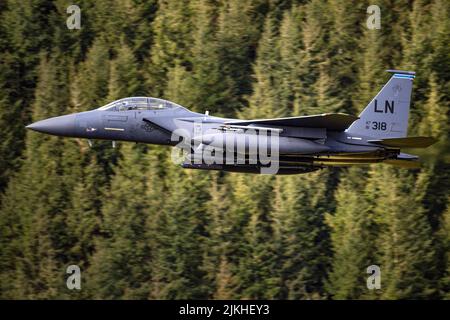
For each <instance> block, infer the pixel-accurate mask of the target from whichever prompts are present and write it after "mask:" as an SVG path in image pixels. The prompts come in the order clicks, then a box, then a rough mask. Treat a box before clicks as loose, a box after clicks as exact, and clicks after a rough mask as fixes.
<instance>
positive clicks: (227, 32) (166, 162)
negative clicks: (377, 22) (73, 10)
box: [0, 0, 450, 299]
mask: <svg viewBox="0 0 450 320" xmlns="http://www.w3.org/2000/svg"><path fill="white" fill-rule="evenodd" d="M74 2H76V3H74ZM71 4H77V5H78V6H79V7H80V8H81V29H79V30H76V29H74V30H69V29H68V28H67V26H66V19H67V18H68V17H69V14H68V13H67V12H66V8H67V7H68V6H69V5H71ZM370 4H377V5H378V6H380V8H381V29H379V30H376V29H375V30H369V29H368V28H367V27H366V21H367V18H368V16H369V15H368V14H367V12H366V10H367V7H368V6H369V5H370ZM0 16H1V17H0V129H1V131H0V298H2V299H449V298H450V264H449V263H450V192H449V185H450V167H449V166H450V165H449V153H448V149H449V148H448V146H449V144H448V143H449V139H448V138H449V137H448V132H449V120H448V119H449V114H450V112H449V110H450V108H449V96H450V81H449V80H450V79H449V78H450V46H449V44H450V32H449V30H450V2H449V1H446V0H433V1H427V0H421V1H419V0H418V1H393V0H378V1H376V3H371V2H368V1H348V0H329V1H325V0H311V1H301V0H297V1H295V0H245V1H243V0H189V1H187V0H186V1H179V0H160V1H157V0H150V1H145V0H115V1H112V0H97V1H88V0H77V1H68V0H55V1H48V0H27V1H21V0H4V1H1V2H0ZM386 69H403V70H413V71H416V72H417V75H416V79H415V80H414V86H413V98H412V110H411V115H410V126H409V135H411V136H413V135H430V136H434V137H437V138H438V139H439V142H438V143H437V144H436V145H434V146H432V147H430V148H428V149H425V151H421V153H420V156H421V158H422V159H423V166H422V168H421V169H416V170H406V169H398V168H395V167H392V166H389V165H381V164H379V165H371V166H365V167H352V168H330V169H323V170H319V171H317V172H314V173H308V174H304V175H293V176H270V175H246V174H239V173H231V174H229V173H220V172H214V171H197V170H185V169H182V168H180V167H179V166H177V165H175V164H173V163H172V161H171V159H170V153H171V150H170V148H167V147H158V146H150V145H143V144H133V143H125V142H119V143H118V144H117V147H116V148H112V147H111V143H110V142H102V141H95V142H94V144H93V146H92V147H91V148H90V147H89V145H88V142H87V141H86V140H81V139H70V138H59V137H54V136H48V135H42V134H38V133H35V132H31V131H26V129H25V125H27V124H29V123H31V122H32V121H37V120H41V119H44V118H48V117H53V116H57V115H62V114H67V113H71V112H80V111H84V110H90V109H94V108H98V107H100V106H102V105H105V104H106V103H108V102H111V101H113V100H115V99H119V98H123V97H127V96H141V95H142V96H154V97H159V98H164V99H168V100H172V101H174V102H176V103H178V104H181V105H183V106H185V107H187V108H190V109H191V110H193V111H197V112H204V111H205V110H209V112H210V114H212V115H215V116H225V117H242V118H273V117H283V116H298V115H311V114H319V113H324V112H345V113H349V114H355V115H357V114H358V113H359V112H360V111H361V110H362V109H363V108H364V107H365V106H366V105H367V103H368V102H369V101H370V100H371V98H372V97H373V96H374V95H375V94H376V93H377V92H378V91H379V90H380V88H381V87H382V85H383V84H384V83H386V81H387V80H388V79H389V76H390V75H389V74H388V73H386V72H385V70H386ZM407 152H408V150H407ZM411 153H417V152H415V151H414V150H413V151H411ZM69 265H78V266H79V267H80V268H81V275H82V289H81V290H68V288H67V287H66V279H67V277H68V275H67V274H66V268H67V266H69ZM370 265H378V266H380V268H381V289H380V290H368V289H367V286H366V281H367V277H368V276H369V274H367V271H366V270H367V267H368V266H370Z"/></svg>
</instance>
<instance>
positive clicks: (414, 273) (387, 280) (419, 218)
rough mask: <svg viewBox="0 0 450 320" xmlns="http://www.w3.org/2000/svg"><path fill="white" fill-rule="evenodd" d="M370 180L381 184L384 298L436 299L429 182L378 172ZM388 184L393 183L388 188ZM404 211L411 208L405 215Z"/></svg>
mask: <svg viewBox="0 0 450 320" xmlns="http://www.w3.org/2000/svg"><path fill="white" fill-rule="evenodd" d="M369 179H375V181H376V183H378V189H377V194H376V195H374V196H375V199H376V201H377V204H376V206H375V209H374V210H375V211H374V214H375V219H376V221H377V223H378V224H379V229H380V234H379V236H378V242H377V247H378V250H379V259H380V262H381V265H380V268H381V277H382V280H381V286H382V298H385V299H424V298H430V297H436V282H435V276H436V269H435V263H436V256H435V249H434V248H433V237H432V234H431V228H430V224H429V221H428V218H427V216H426V211H425V210H424V208H423V205H422V201H423V196H424V191H425V190H426V185H427V183H428V178H427V174H426V173H421V174H419V175H418V176H417V177H414V175H413V174H411V173H408V172H405V171H402V170H398V169H393V168H386V167H385V168H383V170H381V168H377V170H376V171H374V172H372V174H371V176H370V178H369ZM386 181H390V183H389V187H388V188H386V186H385V183H386ZM405 208H408V209H407V210H406V211H405Z"/></svg>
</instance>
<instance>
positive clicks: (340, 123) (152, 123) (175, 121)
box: [27, 70, 435, 174]
mask: <svg viewBox="0 0 450 320" xmlns="http://www.w3.org/2000/svg"><path fill="white" fill-rule="evenodd" d="M387 71H388V72H390V73H392V76H391V78H390V79H389V81H388V82H387V83H386V84H385V85H384V87H383V88H382V89H381V90H380V91H379V92H378V94H377V95H376V96H375V97H374V98H373V99H372V100H371V101H370V102H369V104H368V105H367V106H366V108H365V109H363V111H362V112H361V114H360V115H359V116H358V117H356V116H353V115H348V114H343V113H324V114H318V115H309V116H297V117H287V118H276V119H253V120H239V119H228V118H221V117H214V116H211V115H209V114H208V112H205V114H201V113H196V112H192V111H190V110H188V109H187V108H185V107H183V106H181V105H178V104H176V103H174V102H171V101H167V100H163V99H158V98H152V97H128V98H124V99H120V100H117V101H114V102H111V103H109V104H107V105H105V106H102V107H100V108H98V109H94V110H91V111H86V112H80V113H74V114H69V115H63V116H58V117H54V118H49V119H46V120H41V121H38V122H35V123H33V124H30V125H28V126H27V128H28V129H31V130H34V131H38V132H42V133H47V134H51V135H56V136H64V137H76V138H85V139H88V140H89V143H91V142H90V141H91V140H95V139H101V140H111V141H113V143H114V142H115V141H134V142H140V143H149V144H157V145H167V146H172V147H174V146H175V147H178V148H179V149H181V150H183V152H182V153H181V154H182V155H183V158H182V162H181V163H180V164H181V166H182V167H184V168H191V169H204V170H222V171H230V172H245V173H275V174H299V173H307V172H312V171H315V170H319V169H321V168H324V167H327V166H349V165H364V164H371V163H379V162H384V163H388V164H391V165H396V166H400V167H407V168H417V167H418V166H419V164H418V157H417V156H415V155H410V154H407V153H403V152H401V149H403V148H426V147H428V146H430V145H432V144H433V143H434V142H435V139H434V138H431V137H407V130H408V117H409V110H410V101H411V91H412V83H413V79H414V77H415V72H412V71H402V70H387ZM274 164H275V165H274ZM268 168H275V171H270V170H267V169H268Z"/></svg>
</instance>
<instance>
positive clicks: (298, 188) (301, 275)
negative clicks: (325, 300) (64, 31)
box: [273, 172, 333, 299]
mask: <svg viewBox="0 0 450 320" xmlns="http://www.w3.org/2000/svg"><path fill="white" fill-rule="evenodd" d="M329 178H330V177H329V175H328V173H326V172H317V173H313V174H310V176H308V177H306V176H303V177H301V178H299V177H296V176H287V177H280V178H279V179H277V185H276V189H275V193H276V198H275V199H276V200H275V206H274V211H273V216H274V221H275V226H274V228H275V234H276V243H277V244H278V250H277V251H278V252H279V254H280V261H279V269H280V273H281V279H282V292H281V295H280V297H281V298H287V299H320V298H322V297H324V296H325V292H324V290H323V284H324V281H325V279H326V270H327V266H328V264H329V259H328V258H327V257H328V256H329V254H330V252H329V249H328V248H329V246H330V244H329V238H328V234H327V233H328V232H327V227H326V225H325V221H324V215H325V212H326V211H327V210H332V207H333V201H330V200H331V195H330V194H329V192H330V191H329V190H327V187H326V183H327V181H328V182H329Z"/></svg>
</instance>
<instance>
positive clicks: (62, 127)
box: [26, 114, 76, 137]
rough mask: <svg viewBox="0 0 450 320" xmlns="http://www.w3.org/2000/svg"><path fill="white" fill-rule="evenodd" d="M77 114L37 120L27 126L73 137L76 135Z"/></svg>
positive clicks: (48, 132) (43, 131) (39, 130)
mask: <svg viewBox="0 0 450 320" xmlns="http://www.w3.org/2000/svg"><path fill="white" fill-rule="evenodd" d="M75 118H76V115H75V114H69V115H66V116H61V117H54V118H49V119H45V120H41V121H37V122H35V123H32V124H30V125H28V126H27V127H26V128H27V129H31V130H34V131H37V132H42V133H47V134H52V135H55V136H66V137H71V136H74V135H75Z"/></svg>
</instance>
